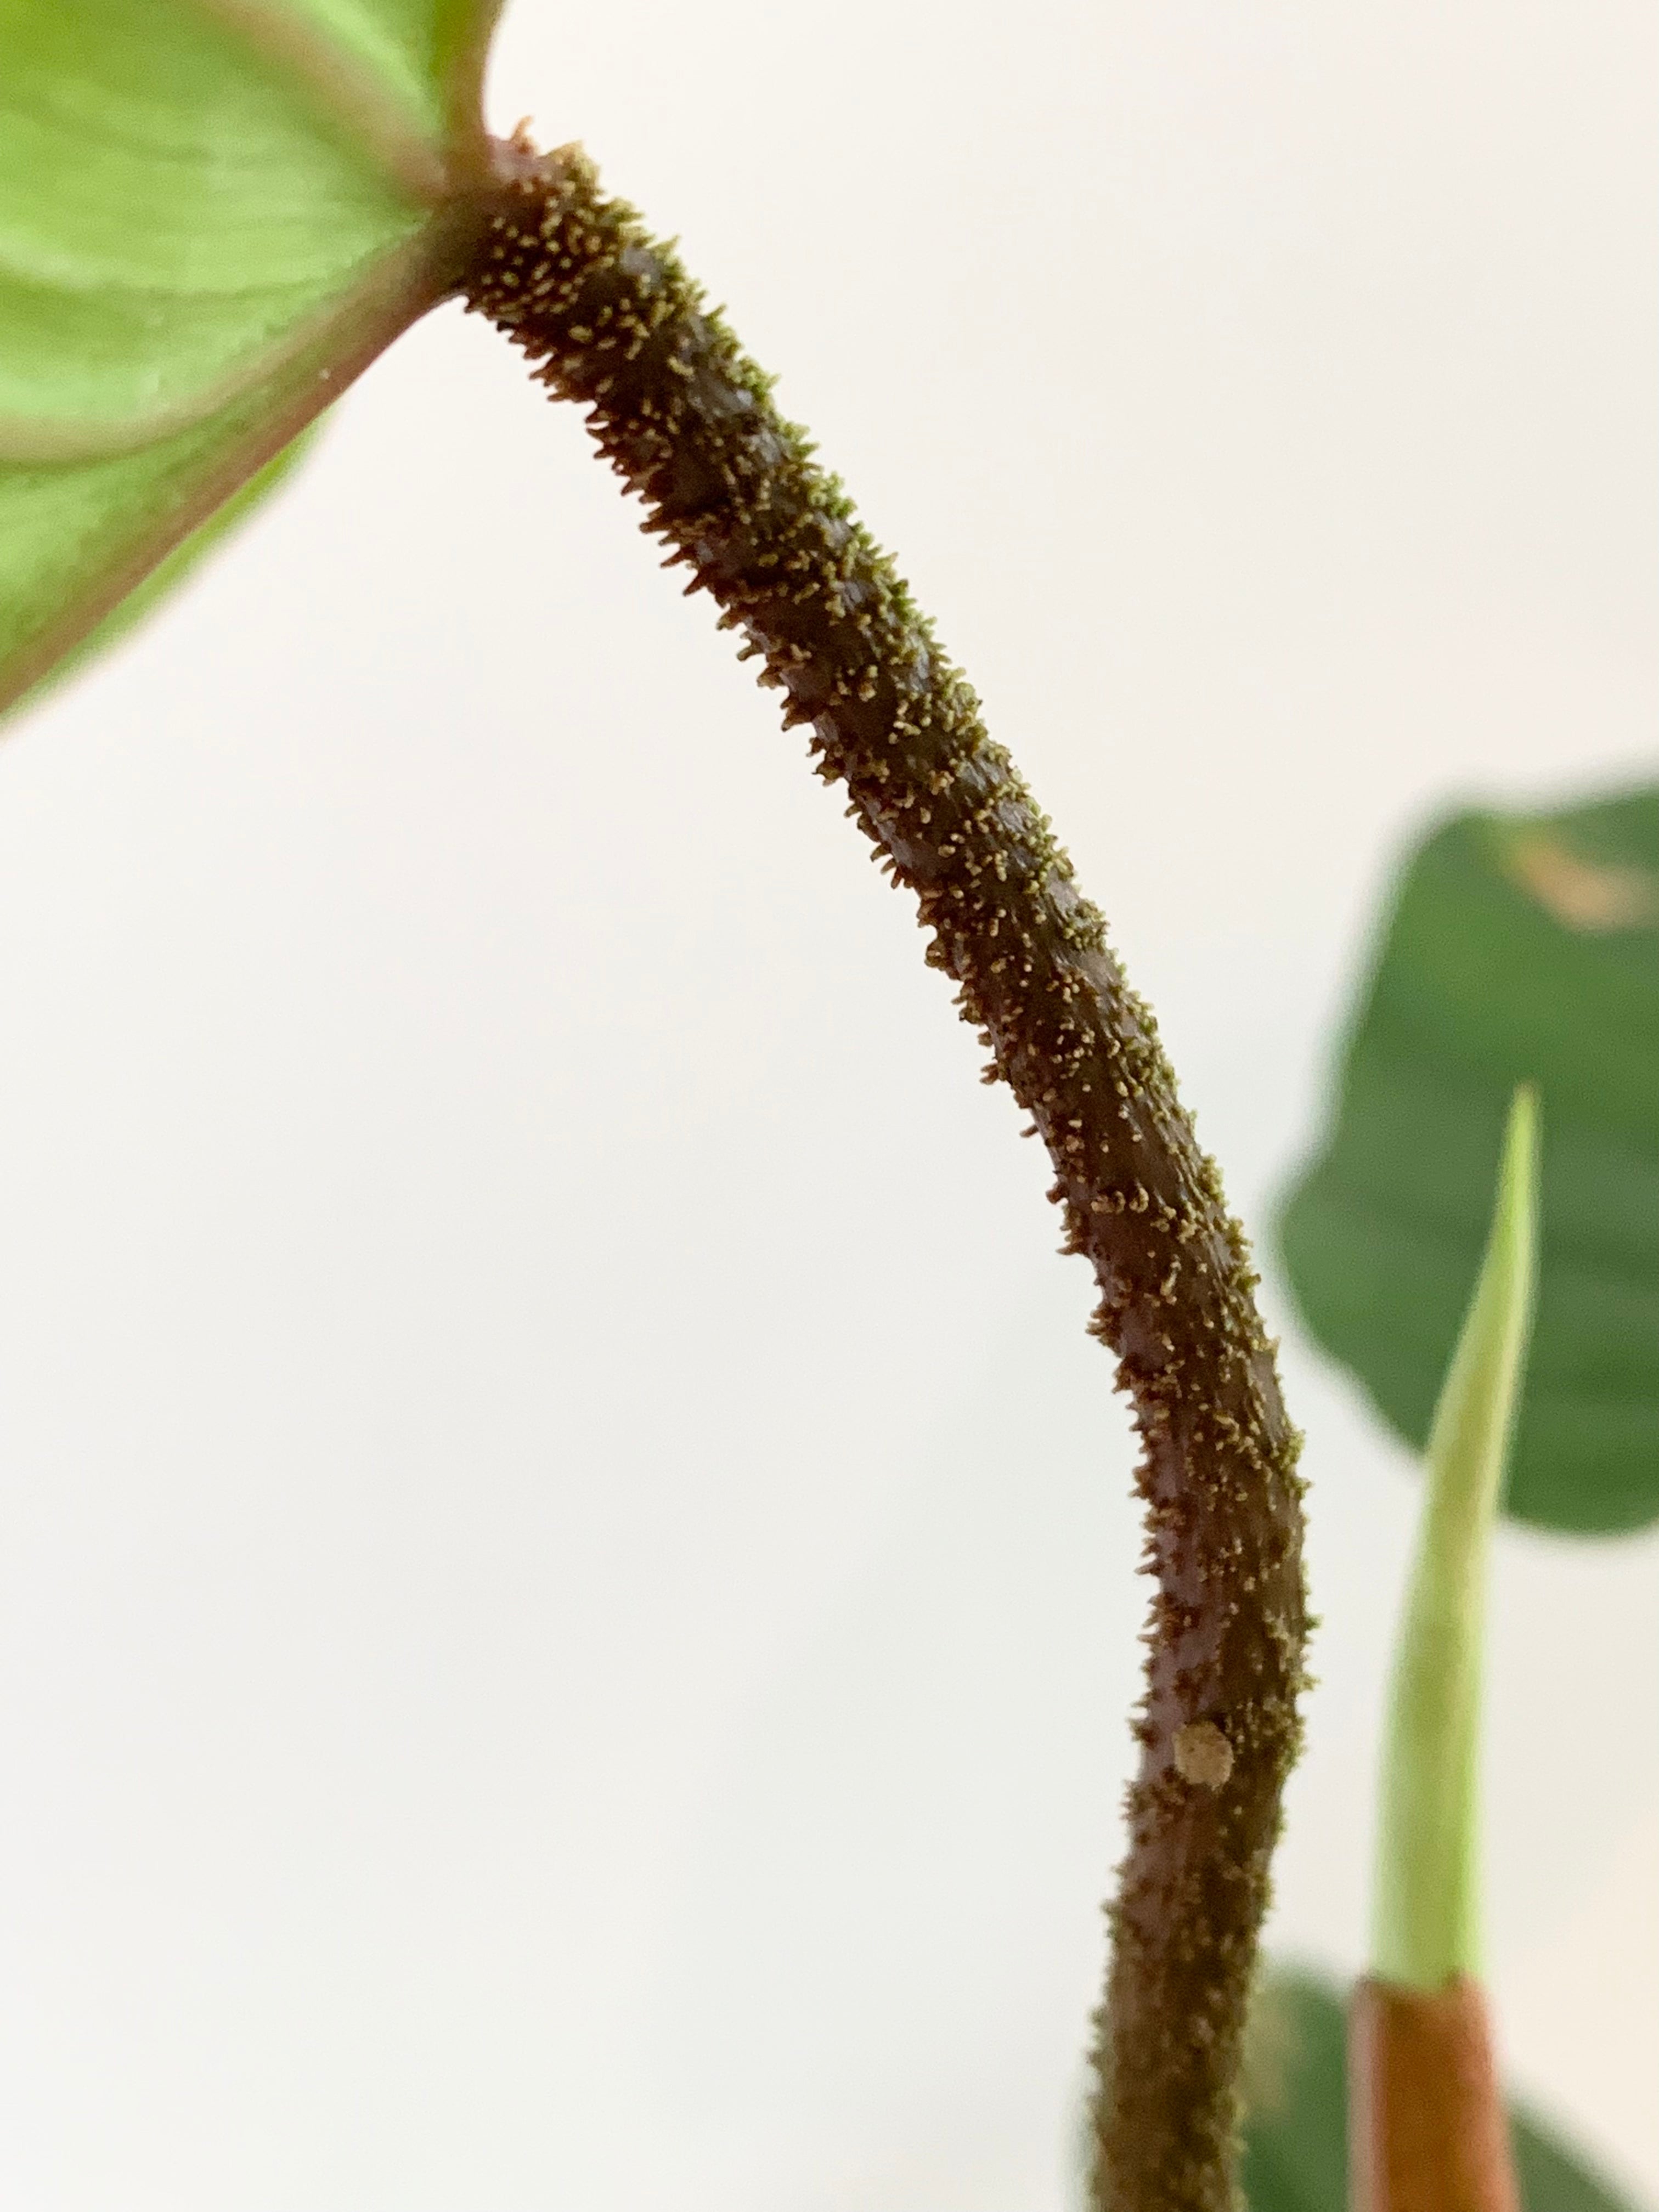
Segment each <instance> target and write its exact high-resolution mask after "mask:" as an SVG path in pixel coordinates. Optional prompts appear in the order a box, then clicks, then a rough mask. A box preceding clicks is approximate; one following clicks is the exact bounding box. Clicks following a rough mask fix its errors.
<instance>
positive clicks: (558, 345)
mask: <svg viewBox="0 0 1659 2212" xmlns="http://www.w3.org/2000/svg"><path fill="white" fill-rule="evenodd" d="M496 158H497V169H498V177H497V181H496V184H495V188H494V191H493V196H492V197H490V198H489V201H488V203H487V204H486V209H485V220H484V223H483V234H482V240H481V243H480V244H479V246H478V247H477V250H476V252H475V253H474V255H473V257H472V259H471V265H470V266H469V269H468V270H467V273H466V276H465V280H464V284H463V290H464V293H465V298H466V301H467V302H468V305H469V306H470V307H471V308H472V309H473V310H474V311H476V312H477V313H479V314H481V315H484V316H487V317H488V318H489V320H490V321H491V322H493V323H494V324H495V325H496V326H497V327H498V328H499V329H501V331H504V332H505V333H506V334H507V337H509V338H511V339H512V340H513V343H515V344H517V345H518V346H520V347H521V348H522V349H523V350H524V351H525V353H526V355H527V356H529V357H530V359H531V360H532V362H535V363H536V364H538V368H537V374H538V375H539V377H540V379H541V380H542V381H543V382H544V383H545V384H546V385H547V386H548V387H549V389H550V392H553V393H554V394H555V395H556V397H559V398H568V399H573V400H575V401H576V402H578V403H579V404H581V405H583V406H585V407H586V409H587V410H588V413H587V420H588V425H589V428H590V429H591V431H592V436H593V438H594V440H595V441H596V443H597V444H598V447H599V451H600V453H602V454H603V455H604V457H605V459H607V460H609V461H610V462H611V465H612V466H613V467H614V468H615V470H616V471H617V473H618V474H619V475H620V476H621V477H623V480H624V483H626V485H627V486H628V488H629V490H630V491H632V492H634V493H635V494H636V495H638V496H639V497H640V498H641V500H642V501H644V502H645V506H646V508H647V520H646V523H645V527H646V528H647V530H649V531H651V532H653V533H654V534H655V535H657V536H658V537H659V538H661V539H662V540H663V541H664V542H665V544H666V545H667V546H668V548H669V549H670V559H671V563H678V564H682V565H684V567H685V568H687V569H688V570H689V571H690V586H689V588H690V589H691V590H694V591H695V590H702V591H707V592H709V593H710V594H711V595H712V596H713V598H714V599H715V600H716V601H717V602H718V603H719V605H720V609H721V615H720V621H721V624H722V626H723V627H726V628H729V629H738V631H740V632H741V634H742V635H743V638H744V647H743V652H744V655H745V657H748V656H754V657H758V659H760V661H761V663H762V670H761V677H760V680H761V682H762V683H763V684H767V685H769V686H771V687H773V688H775V689H776V690H781V692H782V693H783V695H784V721H785V723H786V725H789V726H793V725H797V724H800V725H805V726H809V727H810V729H811V750H812V751H813V752H814V753H815V754H816V756H817V769H818V773H819V774H820V775H823V777H824V778H825V779H826V780H827V781H830V782H839V783H842V784H844V785H845V786H846V788H847V793H848V802H849V803H848V813H849V814H850V815H851V816H852V817H853V818H854V821H856V822H857V823H858V824H859V826H860V829H863V831H864V832H865V834H866V836H868V837H869V838H870V840H871V841H872V843H873V844H874V846H875V847H876V848H877V850H878V854H880V855H881V858H882V861H883V866H884V869H885V871H886V872H887V873H888V874H889V875H890V877H891V878H892V879H893V881H894V882H895V883H896V884H898V885H900V886H902V888H903V889H905V890H908V891H909V892H910V893H911V894H912V895H913V896H915V900H916V902H917V906H918V909H919V915H920V919H921V923H922V926H923V927H924V928H926V929H927V931H929V932H930V933H931V936H930V941H929V944H928V945H927V959H928V960H929V962H930V963H932V964H933V966H935V967H938V968H941V969H944V970H945V973H946V974H947V975H950V976H951V978H952V979H953V980H954V981H955V982H956V983H957V987H958V988H957V1003H958V1005H959V1006H960V1008H961V1010H962V1012H963V1018H965V1019H966V1020H968V1021H969V1022H971V1023H973V1024H975V1027H976V1028H977V1029H978V1030H979V1031H980V1034H981V1042H983V1044H984V1046H985V1048H987V1051H988V1053H989V1054H990V1060H989V1062H988V1064H987V1068H986V1071H985V1073H986V1079H987V1080H994V1079H999V1078H1000V1079H1003V1080H1005V1081H1006V1082H1007V1084H1008V1085H1009V1086H1010V1087H1011V1089H1012V1091H1013V1093H1014V1095H1015V1097H1017V1098H1018V1101H1019V1103H1020V1104H1021V1105H1022V1106H1023V1107H1024V1109H1026V1111H1027V1112H1028V1113H1029V1114H1030V1117H1031V1121H1032V1123H1033V1124H1034V1126H1035V1127H1036V1129H1037V1131H1038V1132H1040V1133H1041V1135H1042V1139H1043V1140H1044V1142H1045V1143H1046V1145H1047V1146H1048V1152H1049V1155H1050V1158H1052V1160H1053V1163H1054V1173H1055V1181H1054V1188H1053V1190H1052V1193H1051V1196H1052V1197H1053V1198H1054V1200H1056V1201H1057V1202H1058V1203H1059V1205H1060V1207H1061V1209H1062V1212H1063V1213H1064V1217H1065V1222H1066V1248H1067V1249H1070V1250H1072V1251H1075V1252H1079V1253H1083V1254H1085V1255H1087V1257H1088V1258H1089V1260H1090V1261H1091V1263H1092V1265H1093V1267H1094V1270H1095V1274H1096V1277H1097V1281H1098V1284H1099V1286H1100V1294H1101V1295H1100V1302H1099V1304H1098V1306H1097V1310H1096V1314H1095V1317H1094V1320H1093V1322H1092V1323H1091V1328H1092V1329H1093V1331H1094V1333H1095V1334H1097V1335H1098V1336H1099V1337H1100V1338H1101V1339H1102V1340H1103V1341H1104V1342H1106V1343H1107V1344H1109V1346H1111V1348H1112V1349H1113V1351H1114V1352H1115V1353H1116V1355H1117V1358H1118V1371H1119V1382H1120V1385H1121V1388H1122V1389H1125V1390H1127V1393H1128V1395H1129V1396H1130V1399H1131V1401H1132V1402H1133V1410H1134V1418H1135V1421H1136V1424H1137V1426H1138V1428H1139V1434H1140V1438H1141V1442H1142V1445H1143V1447H1144V1451H1143V1456H1142V1459H1141V1462H1140V1466H1139V1474H1138V1482H1139V1488H1140V1491H1141V1493H1142V1496H1143V1498H1144V1499H1145V1501H1146V1522H1147V1556H1146V1565H1147V1566H1148V1568H1149V1570H1150V1571H1152V1573H1153V1574H1154V1575H1155V1577H1156V1580H1157V1593H1156V1595H1155V1597H1154V1600H1153V1602H1152V1619H1151V1623H1150V1626H1149V1629H1148V1632H1147V1638H1146V1640H1147V1643H1148V1645H1149V1653H1148V1661H1147V1686H1146V1699H1145V1703H1144V1705H1143V1706H1142V1708H1141V1711H1140V1712H1139V1717H1138V1721H1137V1734H1138V1735H1139V1741H1140V1745H1141V1759H1140V1766H1139V1774H1138V1777H1137V1778H1136V1780H1135V1781H1134V1783H1133V1785H1132V1787H1131V1790H1130V1793H1129V1802H1128V1825H1129V1849H1128V1855H1127V1858H1126V1860H1125V1862H1124V1864H1123V1867H1122V1869H1121V1874H1120V1882H1119V1889H1118V1894H1117V1897H1116V1899H1115V1903H1114V1905H1113V1906H1112V1908H1111V1913H1110V1919H1111V1929H1112V1938H1113V1941H1112V1955H1111V1964H1110V1968H1109V1977H1108V1984H1107V1991H1106V2000H1105V2002H1104V2004H1103V2008H1102V2010H1101V2013H1100V2015H1099V2033H1098V2038H1097V2046H1096V2051H1095V2064H1096V2069H1097V2077H1098V2078H1097V2092H1096V2098H1095V2105H1094V2138H1095V2170H1094V2175H1093V2189H1094V2194H1095V2197H1096V2201H1097V2204H1098V2205H1100V2206H1101V2207H1103V2208H1105V2207H1108V2206H1109V2207H1112V2208H1117V2209H1118V2212H1129V2209H1130V2208H1133V2212H1225V2208H1227V2207H1229V2206H1230V2205H1231V2202H1232V2198H1233V2193H1234V2184H1233V2181H1232V2167H1233V2163H1234V2159H1233V2153H1234V2146H1235V2136H1236V2133H1237V2090H1236V2082H1237V2074H1238V2066H1239V2058H1240V2052H1241V2045H1242V2039H1243V2024H1244V2017H1245V2011H1246V2007H1247V2002H1248V1998H1249V1985H1250V1980H1251V1974H1252V1970H1253V1966H1254V1961H1255V1947H1256V1938H1257V1934H1258V1930H1259V1928H1260V1925H1261V1917H1262V1914H1263V1911H1264V1909H1265V1906H1266V1903H1267V1876H1268V1862H1269V1858H1270V1857H1271V1853H1272V1850H1273V1844H1274V1841H1275V1839H1276V1837H1277V1834H1278V1830H1279V1798H1280V1793H1281V1790H1282V1788H1283V1784H1284V1781H1285V1776H1286V1774H1287V1773H1288V1771H1289V1769H1290V1766H1291V1762H1292V1760H1293V1759H1294V1756H1295V1753H1296V1749H1297V1711H1296V1700H1297V1692H1298V1690H1299V1688H1300V1686H1301V1684H1302V1679H1303V1677H1302V1652H1303V1644H1304V1635H1305V1630H1306V1614H1305V1609H1304V1592H1303V1579H1302V1559H1301V1505H1300V1485H1299V1482H1298V1480H1297V1474H1296V1471H1295V1469H1296V1455H1297V1436H1296V1433H1295V1431H1293V1430H1292V1429H1291V1425H1290V1424H1289V1422H1288V1421H1287V1419H1286V1418H1285V1412H1284V1408H1283V1406H1282V1404H1281V1401H1280V1397H1279V1383H1278V1379H1277V1375H1276V1372H1275V1369H1274V1364H1273V1346H1272V1345H1271V1343H1270V1342H1269V1340H1267V1336H1266V1334H1265V1333H1264V1331H1263V1328H1262V1326H1261V1320H1260V1317H1259V1316H1258V1314H1257V1311H1256V1307H1255V1297H1254V1290H1255V1275H1254V1274H1253V1273H1252V1271H1251V1267H1250V1263H1249V1252H1248V1249H1247V1247H1246V1244H1245V1242H1244V1238H1243V1233H1242V1231H1240V1229H1239V1227H1238V1225H1237V1222H1235V1221H1234V1220H1233V1219H1232V1218H1231V1216H1230V1214H1229V1213H1228V1212H1227V1209H1226V1206H1225V1201H1224V1199H1223V1196H1222V1190H1221V1184H1220V1181H1219V1178H1218V1175H1217V1172H1216V1170H1215V1168H1214V1166H1213V1164H1212V1162H1211V1161H1210V1160H1209V1159H1208V1158H1206V1155H1205V1154H1204V1153H1203V1152H1201V1151H1200V1147H1199V1146H1198V1143H1197V1141H1196V1139H1195V1138H1194V1133H1193V1129H1192V1125H1191V1123H1190V1121H1189V1120H1188V1116H1187V1115H1186V1113H1185V1111H1184V1110H1183V1109H1182V1105H1181V1103H1180V1100H1179V1098H1178V1097H1177V1094H1176V1085H1175V1080H1174V1078H1173V1075H1172V1074H1171V1072H1170V1065H1169V1062H1168V1060H1167V1059H1166V1058H1165V1056H1164V1050H1163V1048H1162V1045H1161V1043H1160V1042H1159V1039H1158V1030H1157V1027H1156V1025H1155V1024H1154V1022H1153V1019H1152V1014H1151V1012H1149V1010H1148V1009H1147V1007H1146V1006H1145V1005H1144V1004H1143V1003H1142V1001H1141V1000H1139V999H1138V998H1137V997H1136V996H1135V994H1133V991H1131V990H1130V988H1129V987H1128V986H1127V983H1126V982H1125V981H1124V978H1123V975H1122V972H1121V969H1120V968H1119V966H1118V964H1117V962H1116V960H1115V957H1114V956H1113V954H1112V952H1111V951H1110V949H1109V945H1108V944H1107V939H1106V932H1105V927H1104V924H1103V921H1102V919H1101V916H1100V915H1099V914H1098V913H1097V910H1096V909H1095V908H1094V907H1092V906H1091V904H1089V902H1087V901H1086V900H1085V899H1084V897H1083V896H1081V894H1080V893H1079V890H1077V888H1076V885H1075V884H1074V882H1073V873H1072V868H1071V865H1070V863H1069V861H1068V860H1067V859H1066V855H1065V854H1064V853H1063V852H1062V851H1061V850H1060V847H1059V845H1058V844H1057V843H1056V842H1055V840H1054V836H1053V833H1052V831H1051V829H1050V828H1049V824H1048V820H1047V818H1046V817H1045V816H1044V815H1043V814H1042V812H1041V811H1039V809H1038V808H1037V806H1036V802H1035V801H1034V800H1033V799H1032V797H1031V795H1030V793H1029V791H1028V790H1027V789H1026V787H1025V785H1024V782H1023V781H1021V779H1020V777H1019V775H1018V773H1017V772H1016V770H1015V769H1014V768H1013V765H1012V762H1011V761H1010V759H1009V757H1008V755H1007V754H1006V752H1005V751H1004V750H1003V749H1002V748H1001V747H1000V745H998V744H995V743H994V741H993V740H992V739H991V738H990V737H989V736H988V735H987V732H986V730H985V727H984V725H983V723H982V722H981V719H980V713H979V706H978V702H977V701H976V699H975V696H974V694H973V692H972V690H970V689H969V685H968V684H967V682H966V681H965V679H964V678H963V676H962V675H961V674H960V673H959V672H958V671H957V669H956V668H954V667H953V666H952V665H951V663H950V662H949V661H948V660H947V659H945V656H944V655H943V654H942V653H941V652H940V651H939V647H938V645H937V644H936V642H935V641H934V638H933V632H932V630H931V629H930V628H929V626H928V624H927V622H926V621H925V619H924V618H923V617H921V614H920V613H919V612H918V611H917V610H916V608H915V605H913V603H912V601H911V599H910V596H909V593H908V591H907V589H906V587H905V586H904V585H903V583H902V581H901V580H900V579H899V577H898V576H897V574H896V571H895V569H894V568H893V566H892V563H891V562H890V561H889V559H888V558H887V557H886V556H885V555H884V554H883V553H882V552H881V551H880V550H879V549H878V547H877V545H876V544H874V542H873V541H872V538H870V537H869V535H868V533H867V532H866V530H865V529H864V527H863V526H862V525H861V524H860V523H859V522H858V520H856V519H855V517H854V513H853V510H852V507H851V505H850V503H849V502H848V499H847V498H846V496H845V495H844V494H843V493H842V489H841V488H840V486H839V485H838V484H837V483H836V480H835V479H834V478H833V477H829V475H827V474H826V473H825V472H824V471H823V470H822V469H820V468H819V467H818V466H817V464H816V463H815V462H814V460H813V459H812V457H811V455H812V449H811V446H810V445H809V444H808V442H807V441H806V439H805V436H804V435H803V434H802V433H801V432H800V431H799V429H797V428H795V427H794V426H793V424H791V423H789V422H787V421H785V420H784V419H783V417H782V416H781V415H780V414H779V413H778V411H777V410H776V409H775V406H774V404H773V401H772V397H771V388H770V384H769V380H768V379H767V378H766V377H765V376H763V374H761V372H760V371H759V370H758V369H757V368H755V366H754V365H753V364H752V363H751V362H750V361H749V360H748V359H747V358H746V357H745V356H744V354H743V353H742V351H741V350H740V349H739V348H738V344H737V343H736V341H735V339H734V338H733V337H732V335H731V333H730V332H729V331H727V330H726V327H725V325H724V324H723V323H722V322H721V321H720V319H719V318H718V317H717V316H716V315H714V314H713V313H710V312H709V311H708V309H707V308H706V307H705V306H704V304H703V302H702V296H701V295H700V293H699V292H698V290H697V289H696V286H695V285H694V284H693V283H691V282H690V279H689V277H688V276H686V274H685V271H684V269H683V268H682V266H681V264H680V263H679V261H678V258H677V256H676V255H675V253H674V252H673V251H672V250H671V248H670V247H667V246H663V245H660V244H659V243H657V242H655V241H654V240H653V239H652V238H651V237H650V236H649V234H647V231H646V230H645V228H644V227H643V226H642V224H641V222H640V221H639V219H638V218H637V217H636V216H635V214H634V213H633V211H632V210H630V209H629V208H628V207H626V206H625V205H623V204H622V203H620V202H618V201H617V200H614V199H611V198H609V197H606V196H605V194H604V193H603V192H602V191H600V189H599V183H598V179H597V177H596V174H595V172H594V170H593V168H592V165H591V164H590V163H589V162H588V161H587V160H586V157H585V156H584V155H582V154H581V153H580V150H578V149H564V150H563V151H561V152H559V153H556V154H553V155H547V156H538V155H536V154H535V153H534V151H533V149H531V148H530V147H529V146H528V144H527V143H525V142H524V141H523V140H522V138H520V139H515V140H514V141H513V143H510V144H507V145H503V146H501V147H500V148H499V149H497V156H496Z"/></svg>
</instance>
